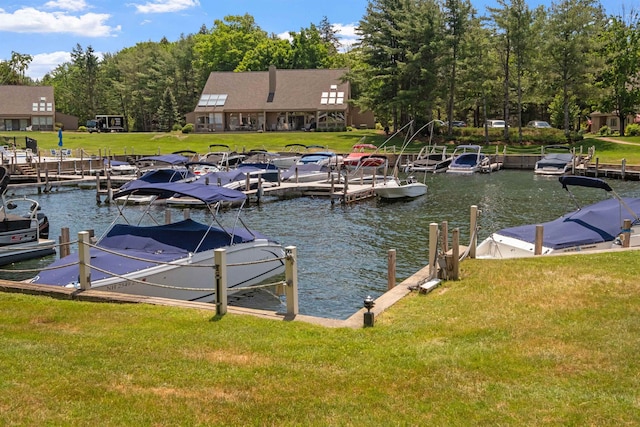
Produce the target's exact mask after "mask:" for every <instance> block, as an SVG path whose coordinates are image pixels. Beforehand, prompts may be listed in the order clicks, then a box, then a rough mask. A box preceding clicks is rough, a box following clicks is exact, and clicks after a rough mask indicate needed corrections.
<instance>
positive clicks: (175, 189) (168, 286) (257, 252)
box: [31, 181, 284, 302]
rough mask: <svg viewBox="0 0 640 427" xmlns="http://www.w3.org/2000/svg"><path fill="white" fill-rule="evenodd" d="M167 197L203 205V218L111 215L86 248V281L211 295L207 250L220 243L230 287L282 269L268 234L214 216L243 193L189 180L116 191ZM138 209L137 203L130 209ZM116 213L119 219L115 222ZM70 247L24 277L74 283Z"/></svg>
mask: <svg viewBox="0 0 640 427" xmlns="http://www.w3.org/2000/svg"><path fill="white" fill-rule="evenodd" d="M136 194H142V195H151V196H155V197H169V196H171V195H176V194H180V195H183V196H186V197H191V198H196V199H199V200H200V201H201V202H202V203H203V204H205V205H206V206H207V207H208V208H209V213H210V214H211V215H210V217H211V222H210V223H208V224H204V223H200V222H196V221H194V220H191V219H185V220H182V221H177V222H174V223H170V224H164V225H158V224H159V223H158V222H157V221H156V220H154V222H153V224H152V225H134V224H140V221H141V220H142V218H149V217H151V206H148V207H147V208H146V209H145V210H144V212H143V214H142V218H141V219H140V220H139V221H131V220H129V219H127V218H125V216H124V213H123V209H126V205H125V206H124V208H122V209H121V208H120V207H118V212H119V214H118V217H117V218H116V219H115V220H114V222H113V223H112V225H111V227H110V228H109V229H108V230H107V231H106V232H105V234H104V235H103V236H102V237H101V238H100V239H98V241H97V243H96V244H95V247H92V248H91V249H90V257H91V260H90V264H91V278H90V280H91V288H92V289H99V290H103V291H112V292H119V293H127V294H134V295H146V296H155V297H164V298H172V299H180V300H189V301H204V302H209V301H214V300H215V269H214V268H213V265H214V264H213V263H214V251H215V250H216V249H225V250H226V258H227V263H228V264H229V267H228V272H227V276H228V280H227V286H228V288H229V289H230V290H239V289H245V288H248V287H251V286H254V285H256V284H259V283H261V282H263V281H264V280H265V279H269V278H271V277H273V276H275V275H278V274H281V273H283V272H284V249H283V248H282V246H281V245H280V244H279V243H278V242H276V241H275V240H273V239H271V238H269V237H266V236H264V235H263V234H261V233H259V232H256V231H253V230H250V229H249V228H247V227H246V226H245V225H244V224H243V223H242V220H241V219H240V216H239V213H240V211H238V215H237V217H236V220H235V223H234V224H233V225H232V226H231V227H225V226H222V224H220V222H219V221H218V219H217V217H216V213H217V210H218V209H219V208H220V206H221V204H225V205H239V206H240V209H241V208H242V205H243V204H244V200H245V199H246V196H245V195H244V193H242V192H239V191H236V190H232V189H228V188H225V187H218V186H214V185H204V184H200V183H197V182H194V183H156V184H154V183H146V182H142V181H139V182H136V183H134V184H132V185H131V186H129V187H128V188H127V189H125V190H120V191H119V192H118V193H116V196H118V197H127V196H130V195H136ZM138 211H139V210H138ZM123 220H124V223H122V221H123ZM78 259H79V258H78V254H71V255H69V256H67V257H64V258H62V259H60V260H58V261H55V262H54V263H53V264H51V265H50V266H49V267H48V268H46V269H44V270H43V271H41V272H40V273H39V274H38V275H37V276H36V277H35V278H33V279H32V280H31V282H32V283H39V284H44V285H52V286H65V287H79V282H78V280H79V279H78V276H79V269H78V265H77V264H78Z"/></svg>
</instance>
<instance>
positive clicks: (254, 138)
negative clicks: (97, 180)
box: [0, 129, 640, 165]
mask: <svg viewBox="0 0 640 427" xmlns="http://www.w3.org/2000/svg"><path fill="white" fill-rule="evenodd" d="M475 131H476V132H479V133H481V132H482V130H481V129H475ZM514 132H515V131H514ZM2 137H5V138H8V139H9V140H10V141H13V138H15V141H16V145H17V146H18V147H24V146H25V137H30V138H34V139H36V140H37V141H38V147H39V148H40V149H41V150H43V152H44V154H46V153H48V152H49V150H50V149H52V148H58V142H59V138H58V134H57V133H56V132H28V133H26V132H3V133H0V138H2ZM361 138H365V142H368V143H372V144H375V145H377V146H379V145H381V144H382V143H383V142H384V141H385V139H386V137H385V135H384V134H383V133H381V132H379V131H374V130H353V131H349V132H266V133H256V132H251V133H212V134H183V133H181V132H172V133H108V134H98V133H93V134H89V133H82V132H63V147H64V148H70V149H73V150H76V149H83V150H84V151H85V152H86V153H88V154H93V155H98V154H102V155H104V154H110V155H123V154H158V153H161V154H167V153H172V152H175V151H179V150H193V151H196V152H199V153H206V152H207V151H209V145H211V144H225V145H228V146H229V147H230V148H231V149H232V150H236V151H248V150H250V149H266V150H270V151H282V150H284V148H285V146H286V145H287V144H294V143H298V144H305V145H321V146H324V147H327V148H328V149H331V150H334V151H336V152H340V153H348V152H349V151H351V147H352V146H353V145H354V144H355V143H357V142H358V141H360V140H361ZM617 139H618V140H619V141H622V142H625V143H626V144H616V143H613V142H610V141H606V140H603V139H598V138H590V137H588V138H585V139H584V140H582V141H580V142H578V143H576V144H575V146H576V148H577V150H578V151H579V150H580V147H582V149H583V152H584V153H586V152H587V150H588V148H589V147H591V146H595V149H596V156H597V157H598V158H599V160H600V162H602V163H620V162H621V160H622V159H626V160H627V163H628V164H631V165H640V138H638V137H635V138H630V137H625V138H617ZM435 141H436V142H438V140H437V138H436V140H435ZM558 142H559V143H561V142H562V141H558ZM403 143H404V136H397V137H395V138H394V139H392V140H391V141H389V142H388V143H387V144H386V146H387V147H388V148H389V150H393V147H394V146H395V147H396V149H399V148H400V147H401V146H402V145H403ZM426 144H428V138H416V139H415V141H414V142H412V143H411V144H410V145H409V147H408V148H407V152H414V153H417V152H418V151H419V150H420V148H422V147H423V146H424V145H426ZM496 146H498V149H499V150H500V152H502V149H503V148H504V145H503V144H500V143H496V144H493V145H492V146H491V147H490V148H488V149H487V151H488V152H495V149H496V148H495V147H496ZM539 152H540V148H539V146H537V145H535V144H533V145H532V144H525V145H522V146H521V145H519V144H511V145H509V146H508V147H507V153H511V154H518V153H523V154H526V153H530V154H531V153H535V154H538V153H539Z"/></svg>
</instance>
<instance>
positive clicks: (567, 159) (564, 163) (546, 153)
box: [533, 145, 576, 175]
mask: <svg viewBox="0 0 640 427" xmlns="http://www.w3.org/2000/svg"><path fill="white" fill-rule="evenodd" d="M542 155H543V157H542V159H540V160H538V161H537V162H536V165H535V167H534V169H533V173H535V174H539V175H563V174H566V173H571V168H572V166H573V165H574V162H575V161H576V156H575V153H574V152H573V148H571V147H569V146H568V145H548V146H546V147H542Z"/></svg>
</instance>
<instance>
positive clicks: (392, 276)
mask: <svg viewBox="0 0 640 427" xmlns="http://www.w3.org/2000/svg"><path fill="white" fill-rule="evenodd" d="M395 287H396V250H395V249H389V250H388V251H387V290H389V291H390V290H391V289H393V288H395Z"/></svg>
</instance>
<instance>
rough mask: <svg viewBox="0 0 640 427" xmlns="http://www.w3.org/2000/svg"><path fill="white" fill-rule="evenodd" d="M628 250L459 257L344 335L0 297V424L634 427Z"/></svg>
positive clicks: (637, 302)
mask: <svg viewBox="0 0 640 427" xmlns="http://www.w3.org/2000/svg"><path fill="white" fill-rule="evenodd" d="M637 257H638V252H624V253H615V254H597V255H595V254H594V255H578V256H565V257H544V258H535V259H533V258H532V259H521V260H509V261H489V260H468V261H464V262H463V263H462V270H461V280H460V281H456V282H444V283H443V284H442V286H441V287H439V288H437V289H435V290H434V291H433V292H432V293H430V294H426V295H425V294H417V293H412V294H410V295H409V296H407V297H405V298H404V299H403V300H401V301H400V302H399V303H397V304H396V305H394V306H393V307H391V309H390V310H388V311H387V312H385V313H384V314H383V315H382V316H378V318H377V322H376V325H375V326H374V327H373V328H366V329H356V330H352V329H342V328H339V329H331V328H323V327H321V326H315V325H310V324H306V323H302V322H280V321H273V320H265V319H258V318H254V317H251V316H242V315H233V314H228V315H226V316H224V317H222V318H216V317H214V316H213V315H212V313H211V312H203V311H198V310H191V309H180V308H169V307H159V306H148V305H123V304H106V303H88V302H72V301H58V300H52V299H50V298H47V297H41V296H27V295H18V294H0V331H1V333H0V343H1V345H0V396H2V399H0V424H2V425H101V426H110V425H113V426H115V425H117V426H121V425H132V426H133V425H202V426H213V425H215V426H221V425H234V426H236V425H237V426H246V425H254V426H263V425H277V426H300V425H305V426H306V425H313V426H329V425H331V426H360V425H376V426H382V425H384V426H387V425H399V426H418V425H421V426H423V425H434V426H439V425H446V426H450V425H455V426H457V425H517V426H521V425H576V426H578V425H580V426H582V425H598V426H620V425H638V424H640V403H639V397H638V396H639V395H638V390H640V376H638V372H640V358H638V349H639V348H640V323H639V322H638V318H639V315H640V311H639V309H638V307H640V282H638V280H636V279H635V276H636V275H637V267H636V265H637Z"/></svg>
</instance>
